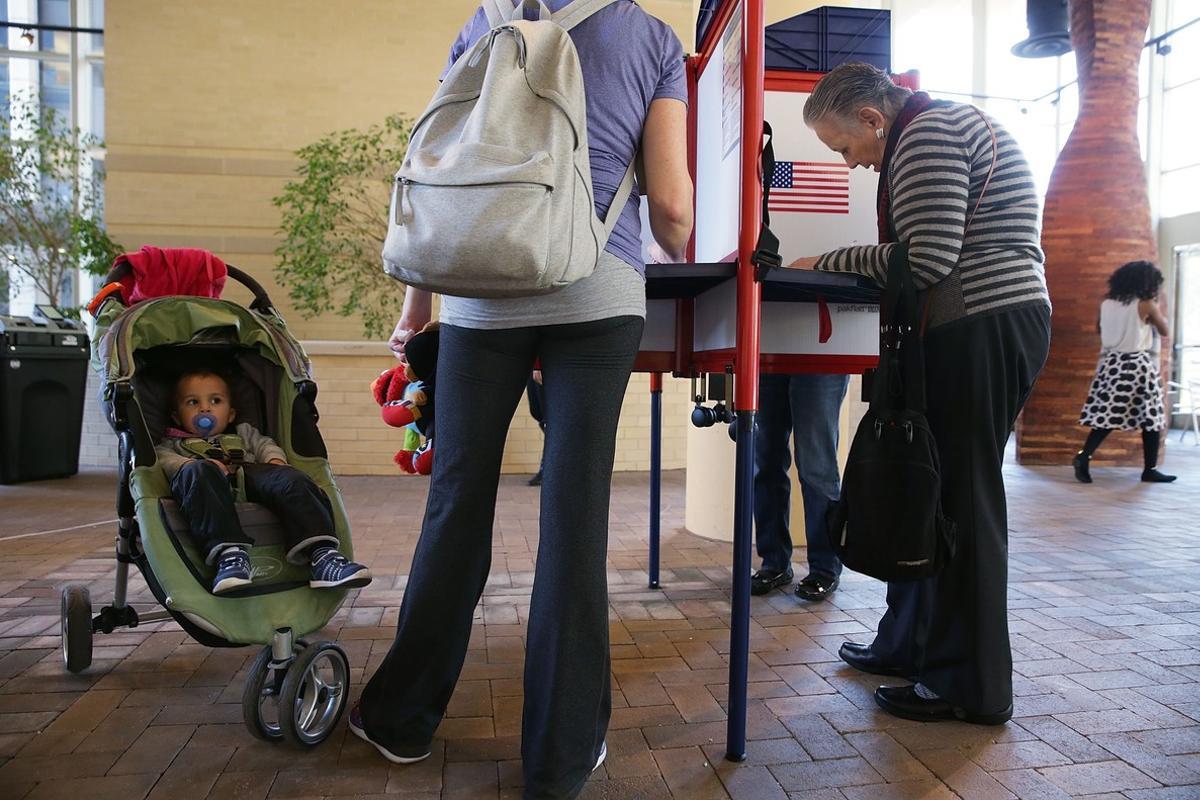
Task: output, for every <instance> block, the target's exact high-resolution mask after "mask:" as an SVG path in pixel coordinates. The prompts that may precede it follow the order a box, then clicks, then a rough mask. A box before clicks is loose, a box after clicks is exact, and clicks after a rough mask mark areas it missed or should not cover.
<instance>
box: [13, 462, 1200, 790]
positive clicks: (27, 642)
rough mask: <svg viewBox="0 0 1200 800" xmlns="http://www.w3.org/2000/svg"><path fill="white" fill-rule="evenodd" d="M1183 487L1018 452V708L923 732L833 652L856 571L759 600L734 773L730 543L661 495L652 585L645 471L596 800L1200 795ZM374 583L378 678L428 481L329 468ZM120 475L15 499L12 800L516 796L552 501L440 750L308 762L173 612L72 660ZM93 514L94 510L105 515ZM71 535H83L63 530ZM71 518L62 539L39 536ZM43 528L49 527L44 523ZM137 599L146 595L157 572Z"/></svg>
mask: <svg viewBox="0 0 1200 800" xmlns="http://www.w3.org/2000/svg"><path fill="white" fill-rule="evenodd" d="M1172 445H1173V446H1172V448H1171V450H1170V460H1169V462H1168V466H1169V468H1170V469H1171V470H1174V471H1176V472H1178V473H1179V474H1180V476H1181V479H1180V481H1179V482H1178V483H1176V484H1174V485H1172V486H1149V485H1145V484H1141V483H1139V482H1137V480H1136V477H1137V473H1136V472H1134V471H1131V470H1119V469H1104V468H1098V469H1096V470H1094V473H1095V476H1096V483H1095V484H1093V485H1091V486H1081V485H1079V484H1077V483H1075V482H1074V481H1073V480H1072V479H1071V476H1070V473H1069V471H1068V470H1066V469H1054V468H1022V467H1019V466H1016V465H1015V464H1010V465H1009V466H1008V467H1007V475H1008V486H1009V496H1010V506H1011V508H1010V527H1011V562H1010V564H1011V570H1010V575H1011V582H1010V587H1009V604H1010V609H1011V610H1010V626H1011V632H1012V643H1013V655H1014V665H1015V675H1014V682H1015V690H1016V694H1017V698H1016V703H1015V713H1016V716H1015V718H1014V719H1013V721H1012V722H1011V723H1009V724H1008V725H1006V726H1004V727H1000V728H981V727H974V726H969V725H964V724H958V723H953V724H940V725H920V724H917V723H911V722H906V721H903V720H897V719H893V718H891V717H888V716H886V715H884V714H882V713H880V712H879V711H877V710H876V708H875V706H874V703H873V702H872V700H871V692H872V690H873V689H874V687H875V685H876V683H877V681H876V679H874V678H872V677H870V676H865V675H861V674H858V673H855V672H854V671H853V670H851V669H849V668H848V667H846V666H845V665H843V664H842V663H841V662H840V661H838V660H837V657H836V651H837V647H838V645H839V644H840V643H841V642H842V641H843V640H844V639H846V638H853V639H860V640H865V639H868V638H869V636H870V632H871V630H872V629H873V627H874V625H875V623H876V621H877V620H878V618H879V615H880V613H881V612H882V606H883V587H882V586H881V585H879V584H877V583H875V582H873V581H871V580H868V579H866V578H862V577H860V576H855V575H847V576H846V578H845V579H844V581H843V585H842V588H841V589H840V590H839V591H838V592H837V594H836V595H835V596H834V597H833V598H832V600H831V601H830V602H828V603H826V604H824V605H819V606H806V605H801V604H800V603H799V602H797V601H795V600H794V598H792V597H791V596H790V595H789V594H785V593H782V592H778V593H775V594H772V595H771V596H768V597H766V598H755V599H754V601H753V606H752V613H753V617H754V624H753V625H752V626H751V650H752V656H751V661H750V680H751V684H750V713H749V719H748V735H749V738H750V745H749V757H748V759H747V760H746V762H745V763H743V764H732V763H729V762H726V761H724V760H723V757H722V755H723V752H724V746H723V742H724V735H725V708H726V705H727V704H726V693H727V691H728V687H727V680H728V676H727V673H726V665H727V654H728V626H729V619H728V615H729V601H728V591H729V583H730V577H729V572H730V549H729V546H728V545H726V544H721V543H715V542H708V541H704V540H702V539H699V538H697V537H695V536H692V535H690V534H688V533H686V532H685V531H683V530H682V529H681V526H682V520H683V500H684V497H683V476H682V475H681V474H679V473H672V474H668V475H667V476H666V478H665V487H664V497H663V518H664V519H663V528H664V531H666V533H665V535H664V542H663V572H662V583H663V589H662V590H661V591H650V590H648V589H647V588H646V581H647V575H646V572H645V529H646V476H645V475H644V474H621V475H618V476H617V477H616V479H615V491H614V497H613V517H612V535H611V544H610V549H609V585H610V590H611V601H612V602H611V615H610V620H611V639H612V648H613V707H614V712H613V720H612V727H611V730H610V734H609V739H608V744H609V756H608V760H607V761H606V763H605V765H604V766H603V767H602V768H601V769H600V770H598V771H597V773H596V775H595V777H594V778H593V779H592V781H591V782H590V783H589V784H588V787H587V789H586V790H585V795H584V796H585V797H588V798H613V799H614V800H615V799H616V798H671V797H675V798H686V799H687V800H693V799H695V800H703V799H704V798H746V799H747V800H776V798H778V799H779V800H784V798H788V799H790V800H801V799H802V798H803V799H804V800H859V799H860V798H862V799H863V800H876V799H878V798H950V797H961V798H988V799H989V800H990V798H1014V797H1016V798H1031V799H1032V798H1063V797H1091V798H1094V799H1095V800H1101V799H1102V798H1103V799H1105V800H1107V798H1121V797H1124V798H1130V799H1131V800H1142V799H1143V798H1146V799H1150V798H1164V799H1165V798H1170V799H1171V800H1181V799H1182V798H1200V568H1198V565H1197V561H1198V560H1200V525H1197V522H1196V515H1197V511H1198V510H1200V448H1193V447H1191V446H1190V445H1185V446H1177V445H1174V443H1172ZM339 483H340V485H341V486H342V489H343V491H344V493H345V499H346V504H347V507H348V508H349V510H350V516H351V520H352V523H353V526H354V531H355V542H356V549H357V553H358V555H359V556H360V557H361V558H362V560H364V561H366V562H368V563H370V564H371V566H372V568H373V569H374V571H375V573H376V575H377V578H376V580H375V583H374V584H372V585H371V586H370V587H368V588H367V589H365V590H363V591H360V592H357V593H355V594H354V595H353V596H352V597H351V598H350V600H349V602H348V603H347V604H346V606H345V607H344V608H343V609H342V610H341V611H340V612H339V613H338V615H337V617H336V618H335V619H334V621H333V622H332V623H331V625H330V626H329V628H328V630H326V631H325V632H324V638H336V639H338V640H339V641H340V642H341V643H342V645H343V646H344V647H345V648H346V650H347V652H348V653H349V654H350V657H351V662H352V678H353V680H354V681H355V683H356V686H361V683H362V679H363V677H364V675H366V674H369V672H370V671H371V670H373V669H374V668H375V667H376V666H377V665H378V663H379V661H380V659H382V657H383V654H384V653H385V652H386V650H387V647H388V645H389V643H390V640H391V635H392V631H393V628H394V626H395V622H396V618H397V611H398V606H399V604H400V599H401V597H402V595H403V592H404V586H405V582H406V577H407V576H406V571H407V569H408V565H409V562H410V560H411V557H412V550H413V546H414V544H415V539H416V535H417V526H418V520H419V519H420V509H421V507H422V504H423V502H424V492H425V488H426V483H425V481H423V480H419V479H399V478H397V479H385V478H343V479H341V480H340V481H339ZM113 489H114V477H113V475H112V474H109V473H103V472H88V473H84V474H82V475H80V476H78V477H76V478H74V479H71V480H66V481H53V482H45V483H34V484H26V485H19V486H7V487H0V508H2V509H3V512H2V514H3V516H2V517H0V519H3V522H4V527H3V530H2V531H0V554H2V555H3V558H2V559H0V796H3V797H4V798H12V800H19V798H47V800H49V799H50V798H71V800H75V798H78V797H86V798H89V800H91V799H92V798H106V797H113V798H119V799H120V800H138V799H139V798H143V797H151V798H170V800H182V799H183V798H206V797H207V798H249V799H250V800H271V799H272V798H302V797H350V796H354V797H376V796H379V797H382V796H388V795H390V796H397V797H405V798H414V799H415V800H432V799H433V798H491V799H494V800H508V799H509V798H513V799H515V798H519V797H520V795H521V788H522V787H521V784H522V779H521V770H520V761H519V759H520V713H521V658H522V655H523V647H524V625H525V621H526V619H527V617H528V612H529V594H530V587H531V584H532V578H533V573H532V570H533V560H534V554H535V553H536V547H537V533H536V531H537V525H536V515H537V498H538V490H537V489H535V488H530V487H527V486H525V485H524V480H523V479H522V478H521V477H520V476H506V477H505V478H504V479H503V481H502V488H501V492H500V504H499V512H498V518H497V525H496V536H495V540H494V546H493V567H492V576H491V578H490V580H489V581H488V585H487V589H486V591H485V592H484V598H483V602H482V603H481V605H480V608H479V610H478V613H477V614H476V620H475V622H476V627H475V631H474V635H473V636H472V640H471V646H470V649H469V652H468V657H467V665H466V667H465V669H464V670H463V676H462V680H461V681H460V683H459V687H458V692H457V693H456V695H455V697H454V699H453V701H452V702H451V704H450V709H449V715H448V718H447V720H446V722H445V723H444V724H443V725H442V727H441V729H440V730H439V735H438V739H437V741H436V742H435V746H434V751H433V756H432V757H431V758H430V759H429V760H428V761H426V762H424V763H422V764H418V765H415V766H410V767H398V766H392V765H390V764H388V763H387V762H385V761H383V760H382V759H381V758H380V757H379V756H378V755H377V754H376V753H375V752H374V750H372V749H371V748H370V747H369V746H368V745H366V744H364V743H363V742H361V741H359V740H358V739H356V738H354V737H353V736H349V735H347V732H346V730H345V729H344V727H343V728H342V729H340V730H338V731H337V732H336V733H335V735H333V736H332V737H331V738H330V739H329V740H328V741H327V742H326V743H324V744H323V745H321V746H320V747H318V748H316V749H315V750H312V751H308V752H296V751H292V750H289V749H286V748H284V747H281V746H272V745H270V744H267V743H264V742H260V741H258V740H256V739H253V738H252V737H251V736H250V735H249V734H248V733H247V732H246V730H245V729H244V727H243V726H242V723H241V716H240V714H241V712H240V705H239V704H240V696H241V684H242V680H243V678H244V675H245V670H246V668H247V667H248V665H249V660H250V659H251V658H252V657H253V656H254V652H253V649H252V648H243V649H236V650H229V649H222V650H210V649H208V648H205V647H202V646H200V645H198V644H196V643H194V642H193V641H191V640H190V639H189V638H188V637H187V636H186V635H184V634H183V633H182V632H181V631H180V630H179V629H178V628H177V627H176V626H175V625H174V624H172V623H160V624H155V625H146V626H143V627H139V628H137V629H134V630H129V631H123V632H120V633H115V634H112V635H109V636H99V637H98V638H97V640H96V649H95V663H94V665H93V667H92V668H91V669H90V670H88V671H87V672H86V673H85V674H83V675H80V676H72V675H69V674H67V673H66V672H65V671H64V670H63V668H62V665H61V655H60V652H59V649H58V648H59V639H58V611H59V591H60V589H61V587H62V585H64V584H66V583H69V582H82V583H86V584H87V585H89V587H90V588H91V591H92V597H93V600H94V601H95V602H96V603H97V606H99V605H100V604H102V603H104V602H107V601H108V599H109V597H110V596H111V591H112V576H113V571H114V562H113V559H112V556H111V552H110V548H111V541H110V540H111V537H112V527H113V526H112V524H111V522H110V521H111V520H112V519H113V518H114V516H115V514H114V512H113V508H112V498H113V494H114V492H113ZM96 523H99V524H96ZM60 529H67V530H60ZM48 530H53V531H54V532H52V533H46V534H43V533H41V532H43V531H48ZM28 534H35V535H28ZM131 597H132V598H133V599H134V601H135V603H136V602H138V601H141V603H142V605H143V607H145V605H146V603H147V601H149V600H150V597H149V594H148V592H147V591H146V589H145V585H144V584H143V583H142V582H141V579H140V578H136V579H134V581H133V583H132V585H131Z"/></svg>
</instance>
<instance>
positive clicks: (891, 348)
mask: <svg viewBox="0 0 1200 800" xmlns="http://www.w3.org/2000/svg"><path fill="white" fill-rule="evenodd" d="M975 113H977V114H979V117H980V119H982V120H983V123H984V124H985V125H986V126H987V128H988V133H989V134H990V135H991V139H992V162H991V165H990V166H989V167H988V173H987V177H986V178H985V179H984V181H983V188H982V189H980V191H979V197H978V198H977V199H976V200H975V207H974V208H973V209H971V214H970V216H968V217H967V222H966V224H965V225H964V226H963V234H964V236H965V235H966V231H967V230H968V229H970V227H971V222H972V221H974V219H975V214H976V213H977V212H978V211H979V208H980V206H981V205H982V204H983V198H984V196H985V195H986V194H987V190H988V187H989V186H990V185H991V182H992V176H993V175H994V174H995V171H996V162H997V161H998V159H999V143H998V141H997V138H996V131H995V128H993V127H992V123H991V121H990V120H988V118H987V115H986V114H984V113H983V112H982V111H980V110H979V109H978V108H976V109H975ZM931 298H932V295H931V294H930V293H928V292H927V293H926V295H925V299H924V302H923V303H921V308H920V312H919V315H918V311H917V289H916V284H915V283H914V282H913V279H912V269H911V267H910V265H909V262H908V248H907V246H905V245H903V244H901V243H897V244H896V246H895V250H894V251H893V253H892V258H891V259H889V263H888V280H887V286H886V287H885V288H884V292H883V297H882V298H881V304H880V315H879V318H880V328H879V350H880V366H881V368H883V371H884V373H885V377H884V382H883V384H884V385H882V386H881V387H880V388H881V394H879V395H877V397H879V398H880V399H881V400H887V399H889V395H890V399H891V400H899V399H903V401H904V405H905V406H906V407H907V408H909V409H912V410H916V411H923V410H924V408H925V365H924V359H923V357H922V354H921V353H920V343H921V341H922V340H923V339H924V338H925V327H926V325H927V324H928V322H929V305H930V300H931ZM914 341H915V342H916V345H915V347H916V348H917V349H916V350H915V351H914V350H913V349H912V348H913V347H914V345H913V344H912V343H913V342H914ZM906 348H907V349H906ZM885 362H887V363H886V366H885Z"/></svg>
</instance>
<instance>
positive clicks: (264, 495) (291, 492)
mask: <svg viewBox="0 0 1200 800" xmlns="http://www.w3.org/2000/svg"><path fill="white" fill-rule="evenodd" d="M242 475H243V480H244V481H245V487H246V499H247V500H249V501H250V502H252V503H261V504H262V505H264V506H266V507H267V508H269V509H270V510H271V511H272V512H273V513H274V514H275V516H277V517H279V520H280V522H282V523H283V525H282V527H283V532H284V545H285V546H286V547H287V558H288V560H289V561H292V562H293V563H304V562H305V561H307V560H308V557H307V553H306V551H307V550H308V548H310V547H312V546H313V545H314V544H319V543H327V544H332V545H333V546H334V547H336V546H337V544H338V540H337V536H335V535H334V526H333V509H332V507H331V506H330V503H329V498H328V497H326V496H325V492H323V491H321V487H319V486H317V485H316V484H315V483H313V482H312V479H310V478H309V477H308V476H307V475H305V474H304V473H303V472H301V471H300V470H298V469H296V468H295V467H291V466H287V465H284V464H245V465H243V466H242ZM171 494H172V495H173V496H174V497H175V500H176V502H178V503H179V507H180V509H181V510H182V511H183V517H184V519H186V520H187V521H188V527H190V528H191V529H192V536H193V538H194V539H195V541H196V544H197V545H198V546H199V547H200V549H201V552H202V553H204V557H205V559H206V560H207V561H208V562H209V563H210V564H211V563H212V562H213V560H214V559H215V558H216V556H217V554H219V553H220V552H221V550H223V549H224V548H226V547H229V546H231V545H247V546H249V545H253V544H254V540H252V539H251V538H250V537H248V536H247V535H246V534H245V532H244V531H243V530H242V526H241V523H240V522H238V516H237V510H236V507H235V506H234V502H233V491H232V490H231V488H230V485H229V478H228V476H226V474H225V473H224V471H222V470H221V468H220V467H218V466H217V465H216V464H213V463H212V462H210V461H204V460H202V459H196V460H194V461H192V462H190V463H188V464H184V465H183V467H182V468H181V469H180V470H179V472H177V473H175V477H174V478H173V479H171Z"/></svg>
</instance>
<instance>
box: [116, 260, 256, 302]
mask: <svg viewBox="0 0 1200 800" xmlns="http://www.w3.org/2000/svg"><path fill="white" fill-rule="evenodd" d="M130 269H132V267H131V266H130V265H129V262H128V261H122V262H121V263H120V264H118V265H117V266H115V267H113V268H112V270H111V271H110V272H109V273H108V277H106V278H105V279H104V284H105V285H106V286H107V285H108V284H110V283H117V282H118V281H120V280H121V279H122V278H124V277H125V276H126V275H128V274H129V271H130ZM225 272H226V273H227V274H228V275H229V277H231V278H233V279H234V280H235V281H237V282H238V283H240V284H241V285H242V286H245V287H246V288H247V289H249V290H250V293H251V294H253V295H254V302H252V303H251V304H250V308H251V309H252V310H254V311H258V312H260V313H263V314H266V313H268V312H270V311H272V310H274V308H275V305H274V303H272V302H271V298H270V297H269V296H268V295H267V290H266V289H264V288H263V287H262V284H261V283H259V282H258V281H256V280H254V278H252V277H250V276H249V275H247V274H246V273H245V272H242V271H241V270H240V269H238V268H237V267H235V266H233V265H232V264H226V265H225Z"/></svg>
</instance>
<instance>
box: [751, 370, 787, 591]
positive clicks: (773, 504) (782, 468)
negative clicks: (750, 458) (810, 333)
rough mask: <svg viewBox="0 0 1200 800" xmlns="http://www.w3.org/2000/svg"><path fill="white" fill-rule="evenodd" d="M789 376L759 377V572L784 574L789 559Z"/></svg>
mask: <svg viewBox="0 0 1200 800" xmlns="http://www.w3.org/2000/svg"><path fill="white" fill-rule="evenodd" d="M790 380H791V376H790V375H767V374H761V375H760V376H759V379H758V415H757V418H756V420H755V431H754V542H755V545H756V546H757V548H758V555H759V558H761V559H762V569H763V570H764V571H770V572H786V571H787V569H788V567H790V566H791V560H792V535H791V533H790V532H789V530H788V520H789V517H790V516H791V494H792V478H791V476H790V475H789V474H788V469H789V468H791V466H792V454H791V452H790V451H789V449H788V440H789V439H790V438H791V435H792V411H791V402H790V400H789V394H788V392H789V388H788V387H789V386H790Z"/></svg>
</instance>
